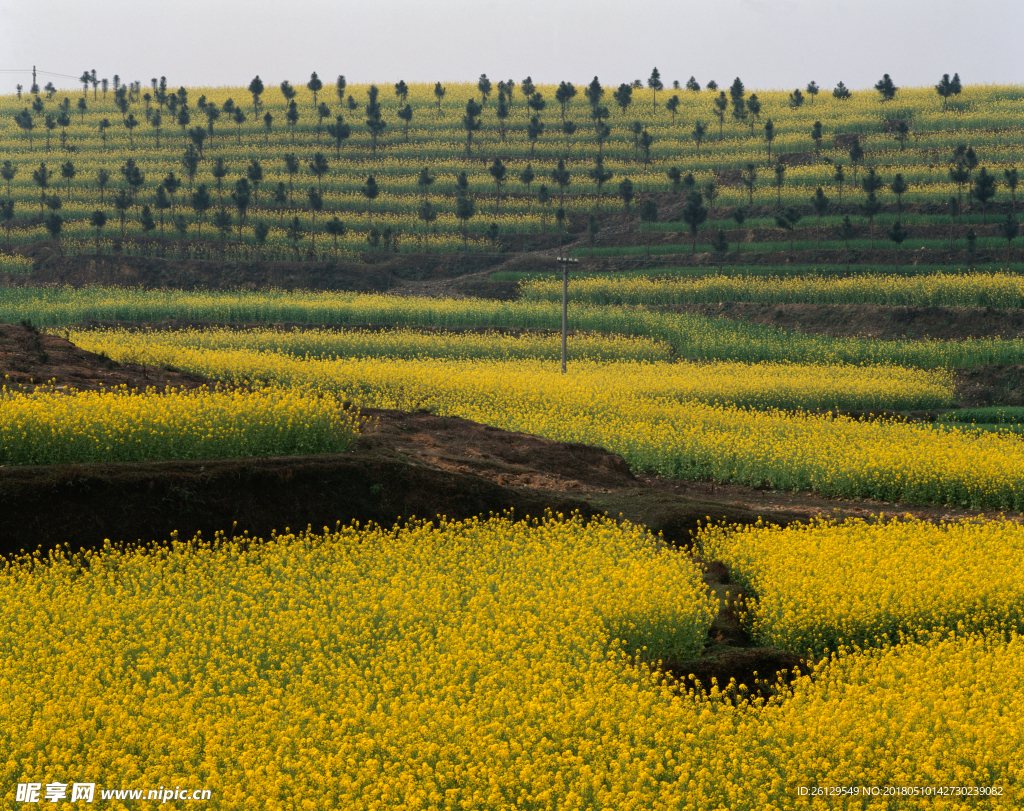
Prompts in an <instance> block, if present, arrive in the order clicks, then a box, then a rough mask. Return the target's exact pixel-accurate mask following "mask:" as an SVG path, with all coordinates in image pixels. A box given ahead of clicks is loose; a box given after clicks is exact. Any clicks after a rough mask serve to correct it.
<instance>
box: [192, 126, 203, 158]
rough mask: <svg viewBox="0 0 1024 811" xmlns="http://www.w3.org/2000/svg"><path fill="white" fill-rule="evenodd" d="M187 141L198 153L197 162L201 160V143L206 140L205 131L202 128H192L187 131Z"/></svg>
mask: <svg viewBox="0 0 1024 811" xmlns="http://www.w3.org/2000/svg"><path fill="white" fill-rule="evenodd" d="M188 137H189V140H190V141H191V142H192V145H193V146H195V148H196V149H197V150H198V151H199V160H200V161H201V160H202V159H203V142H204V141H205V140H206V130H204V129H203V128H202V127H192V129H190V130H189V131H188Z"/></svg>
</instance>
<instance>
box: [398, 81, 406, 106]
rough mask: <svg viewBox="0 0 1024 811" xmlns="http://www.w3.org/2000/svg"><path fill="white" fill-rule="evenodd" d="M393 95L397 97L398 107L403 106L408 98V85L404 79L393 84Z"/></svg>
mask: <svg viewBox="0 0 1024 811" xmlns="http://www.w3.org/2000/svg"><path fill="white" fill-rule="evenodd" d="M395 95H396V96H397V97H398V106H399V107H401V106H402V105H403V104H405V101H406V99H408V98H409V85H407V84H406V83H405V80H404V79H401V80H399V81H398V82H396V83H395Z"/></svg>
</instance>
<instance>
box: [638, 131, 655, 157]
mask: <svg viewBox="0 0 1024 811" xmlns="http://www.w3.org/2000/svg"><path fill="white" fill-rule="evenodd" d="M653 143H654V136H653V135H651V134H650V133H649V132H648V131H647V128H646V127H644V130H643V132H641V133H640V148H641V149H643V151H644V165H645V166H650V165H651V145H652V144H653Z"/></svg>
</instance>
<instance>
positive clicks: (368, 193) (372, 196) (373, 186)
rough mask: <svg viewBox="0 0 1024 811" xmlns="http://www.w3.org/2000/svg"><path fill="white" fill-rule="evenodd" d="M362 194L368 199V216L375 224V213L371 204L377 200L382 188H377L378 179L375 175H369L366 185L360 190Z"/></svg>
mask: <svg viewBox="0 0 1024 811" xmlns="http://www.w3.org/2000/svg"><path fill="white" fill-rule="evenodd" d="M359 191H361V192H362V194H363V197H365V198H366V216H367V217H369V218H370V222H373V212H372V211H371V210H370V203H371V202H373V201H374V200H376V199H377V196H378V195H379V194H380V188H379V187H378V186H377V179H376V178H375V177H374V176H373V175H368V176H367V178H366V183H364V184H363V186H362V187H361V188H360V189H359Z"/></svg>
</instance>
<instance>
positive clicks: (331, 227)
mask: <svg viewBox="0 0 1024 811" xmlns="http://www.w3.org/2000/svg"><path fill="white" fill-rule="evenodd" d="M324 230H325V231H326V232H327V233H328V234H330V235H331V236H332V237H334V261H335V262H337V261H338V237H343V236H345V223H343V222H342V221H341V220H339V219H338V218H337V217H332V218H331V219H329V220H328V221H327V223H326V224H325V225H324Z"/></svg>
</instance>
